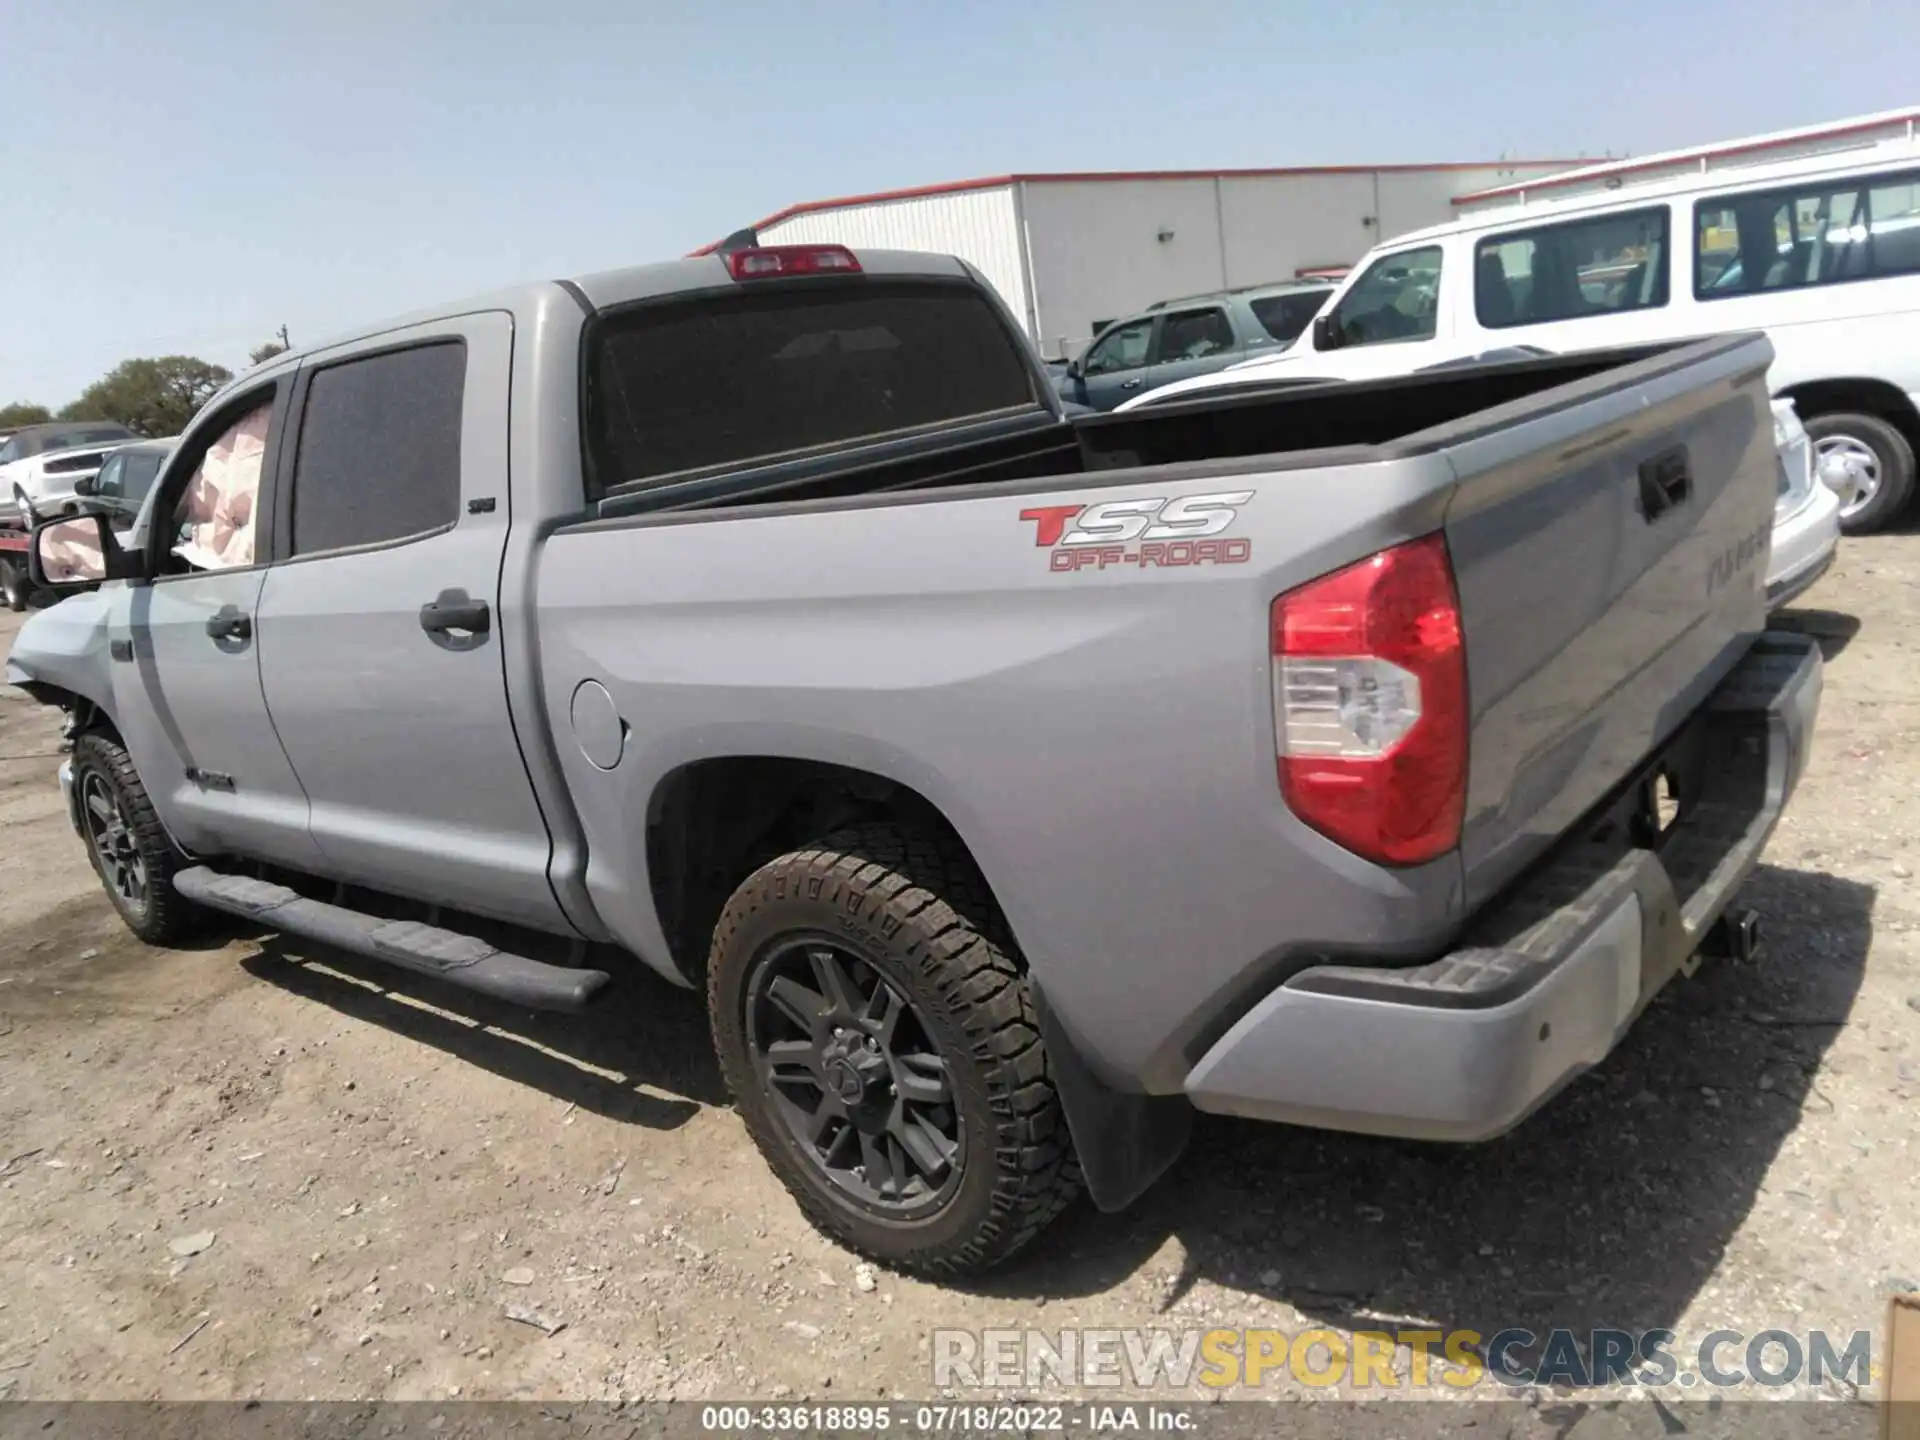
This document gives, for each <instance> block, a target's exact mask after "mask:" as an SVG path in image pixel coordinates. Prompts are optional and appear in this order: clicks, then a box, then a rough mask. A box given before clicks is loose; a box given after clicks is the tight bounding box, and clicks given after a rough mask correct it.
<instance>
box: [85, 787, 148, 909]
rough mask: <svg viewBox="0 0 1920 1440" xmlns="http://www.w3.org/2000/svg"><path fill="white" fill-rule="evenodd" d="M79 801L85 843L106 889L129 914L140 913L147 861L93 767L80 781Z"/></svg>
mask: <svg viewBox="0 0 1920 1440" xmlns="http://www.w3.org/2000/svg"><path fill="white" fill-rule="evenodd" d="M80 801H81V811H82V818H83V820H84V821H85V823H86V827H87V845H88V847H89V848H90V849H91V850H92V851H93V854H94V858H95V859H96V860H97V861H98V862H99V865H100V875H101V878H102V879H104V880H105V881H106V883H107V890H108V892H109V893H111V894H112V896H113V898H114V902H115V903H116V904H118V905H119V906H120V908H121V909H123V910H125V911H127V912H128V913H129V914H130V915H134V916H138V915H140V914H142V913H143V912H144V911H145V910H146V908H147V862H146V861H145V860H143V859H142V858H141V856H140V845H139V841H138V840H137V839H136V838H135V836H134V833H133V827H132V826H131V825H129V824H128V823H127V816H126V810H125V807H123V806H122V805H121V803H120V797H119V796H118V795H117V794H116V793H115V791H114V788H113V786H112V785H111V784H110V783H108V780H107V777H106V776H105V775H102V774H101V773H100V772H99V771H97V770H94V771H89V772H87V775H86V778H85V779H84V780H83V781H82V783H81V786H80Z"/></svg>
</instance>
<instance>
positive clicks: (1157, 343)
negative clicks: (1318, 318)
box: [1054, 280, 1334, 410]
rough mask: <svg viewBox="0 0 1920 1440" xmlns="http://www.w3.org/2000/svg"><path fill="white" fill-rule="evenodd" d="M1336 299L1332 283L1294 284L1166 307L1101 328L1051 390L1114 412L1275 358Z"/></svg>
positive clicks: (1186, 298) (1155, 307)
mask: <svg viewBox="0 0 1920 1440" xmlns="http://www.w3.org/2000/svg"><path fill="white" fill-rule="evenodd" d="M1333 291H1334V284H1333V282H1332V281H1330V280H1293V281H1288V282H1286V283H1284V284H1278V285H1254V286H1247V287H1244V288H1242V289H1238V290H1216V291H1210V292H1208V293H1207V294H1204V295H1189V296H1184V297H1182V298H1180V299H1178V300H1161V301H1158V302H1157V303H1155V304H1153V305H1149V306H1148V307H1147V308H1146V309H1145V310H1142V311H1141V312H1140V313H1139V314H1137V315H1130V316H1128V317H1127V318H1126V319H1124V320H1115V321H1112V322H1111V323H1109V324H1107V325H1105V326H1103V327H1102V328H1101V330H1100V333H1099V334H1098V335H1096V336H1095V337H1094V340H1093V343H1092V344H1091V345H1089V346H1088V347H1087V348H1086V350H1085V352H1084V353H1083V354H1082V355H1081V356H1080V358H1079V359H1078V360H1075V361H1073V362H1072V363H1071V364H1069V365H1068V366H1066V368H1065V369H1064V371H1061V372H1059V373H1057V374H1056V375H1055V377H1054V384H1055V385H1056V386H1057V387H1058V388H1059V391H1060V396H1061V398H1062V399H1063V400H1067V401H1070V402H1072V403H1075V404H1079V405H1086V406H1089V407H1090V408H1092V409H1095V410H1111V409H1113V408H1114V406H1116V405H1118V404H1120V403H1121V402H1122V401H1125V400H1131V399H1132V398H1133V397H1134V396H1135V395H1141V394H1144V393H1146V392H1147V391H1148V390H1153V389H1157V388H1158V387H1160V386H1162V385H1168V384H1171V383H1172V382H1173V381H1175V380H1185V379H1188V378H1190V377H1192V376H1195V375H1205V374H1208V373H1210V372H1212V371H1215V370H1224V369H1226V368H1227V366H1229V365H1233V364H1236V363H1238V362H1239V361H1241V360H1248V359H1252V358H1254V357H1257V356H1259V355H1263V354H1277V353H1278V352H1279V351H1281V350H1284V349H1286V348H1287V346H1289V345H1291V344H1292V343H1293V342H1294V340H1295V338H1296V337H1297V336H1299V334H1300V333H1301V332H1302V331H1303V330H1305V329H1306V328H1307V326H1308V325H1310V324H1312V323H1313V317H1314V316H1315V315H1316V314H1318V313H1319V311H1320V307H1321V306H1323V305H1324V304H1326V302H1327V297H1328V296H1329V295H1331V294H1333Z"/></svg>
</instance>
